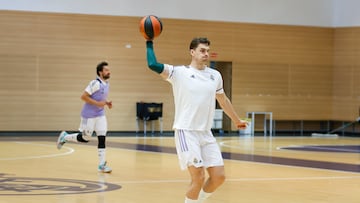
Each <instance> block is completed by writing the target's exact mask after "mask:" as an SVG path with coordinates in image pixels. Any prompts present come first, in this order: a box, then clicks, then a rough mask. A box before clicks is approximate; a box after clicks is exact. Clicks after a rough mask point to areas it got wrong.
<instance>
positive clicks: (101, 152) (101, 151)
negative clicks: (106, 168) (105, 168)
mask: <svg viewBox="0 0 360 203" xmlns="http://www.w3.org/2000/svg"><path fill="white" fill-rule="evenodd" d="M98 155H99V165H103V164H104V163H105V161H106V156H105V155H106V149H105V148H101V149H98Z"/></svg>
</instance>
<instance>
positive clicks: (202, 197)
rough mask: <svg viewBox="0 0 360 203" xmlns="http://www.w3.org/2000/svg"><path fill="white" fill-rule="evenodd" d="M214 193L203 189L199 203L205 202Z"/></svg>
mask: <svg viewBox="0 0 360 203" xmlns="http://www.w3.org/2000/svg"><path fill="white" fill-rule="evenodd" d="M211 194H212V193H208V192H205V191H204V190H203V189H201V190H200V193H199V203H202V202H204V201H205V200H206V199H207V198H208V197H210V195H211Z"/></svg>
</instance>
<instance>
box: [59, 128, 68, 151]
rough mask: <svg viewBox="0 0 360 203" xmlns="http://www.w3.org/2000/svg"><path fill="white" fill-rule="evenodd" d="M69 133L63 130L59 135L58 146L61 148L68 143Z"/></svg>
mask: <svg viewBox="0 0 360 203" xmlns="http://www.w3.org/2000/svg"><path fill="white" fill-rule="evenodd" d="M66 135H67V132H65V131H62V132H61V133H60V135H59V138H58V140H57V148H58V149H61V147H62V146H63V145H64V144H65V143H66V140H65V136H66Z"/></svg>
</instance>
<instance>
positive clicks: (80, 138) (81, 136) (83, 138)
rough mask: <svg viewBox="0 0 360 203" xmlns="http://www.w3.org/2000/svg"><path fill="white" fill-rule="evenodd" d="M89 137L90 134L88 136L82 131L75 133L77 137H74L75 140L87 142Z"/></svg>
mask: <svg viewBox="0 0 360 203" xmlns="http://www.w3.org/2000/svg"><path fill="white" fill-rule="evenodd" d="M90 137H91V135H90V136H89V135H87V134H86V133H85V132H84V133H79V134H78V135H77V137H76V139H77V141H79V142H85V143H86V142H89V140H90Z"/></svg>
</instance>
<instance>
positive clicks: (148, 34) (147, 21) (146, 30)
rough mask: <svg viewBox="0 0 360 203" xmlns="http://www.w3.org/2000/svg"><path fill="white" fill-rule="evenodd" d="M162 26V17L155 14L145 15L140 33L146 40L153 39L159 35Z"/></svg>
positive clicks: (141, 22)
mask: <svg viewBox="0 0 360 203" xmlns="http://www.w3.org/2000/svg"><path fill="white" fill-rule="evenodd" d="M162 28H163V26H162V22H161V20H160V18H158V17H157V16H154V15H148V16H144V17H143V18H142V19H141V21H140V33H141V34H142V36H143V37H144V38H145V39H146V40H153V39H154V38H155V37H157V36H159V35H160V34H161V31H162Z"/></svg>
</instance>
